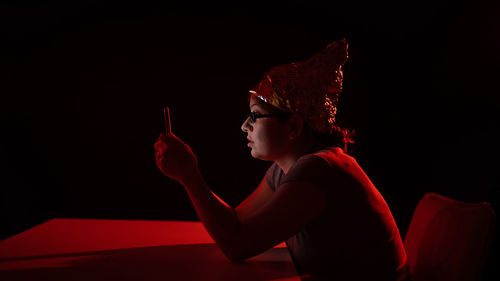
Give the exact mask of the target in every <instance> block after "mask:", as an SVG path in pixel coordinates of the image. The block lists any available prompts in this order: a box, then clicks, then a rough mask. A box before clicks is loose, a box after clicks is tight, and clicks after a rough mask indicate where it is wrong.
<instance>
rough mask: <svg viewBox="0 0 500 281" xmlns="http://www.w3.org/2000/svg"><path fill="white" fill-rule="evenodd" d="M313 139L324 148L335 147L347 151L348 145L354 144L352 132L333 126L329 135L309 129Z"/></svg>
mask: <svg viewBox="0 0 500 281" xmlns="http://www.w3.org/2000/svg"><path fill="white" fill-rule="evenodd" d="M311 132H312V134H313V136H314V137H316V138H317V139H318V140H319V141H320V142H321V144H323V145H325V146H336V147H340V148H342V149H343V150H344V152H345V153H348V151H349V145H351V144H353V143H354V131H353V130H351V129H347V128H342V127H340V126H337V125H335V126H334V127H333V130H332V132H331V133H320V132H317V131H314V130H312V129H311Z"/></svg>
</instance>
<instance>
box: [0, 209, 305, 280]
mask: <svg viewBox="0 0 500 281" xmlns="http://www.w3.org/2000/svg"><path fill="white" fill-rule="evenodd" d="M283 246H284V244H280V245H278V246H277V247H283ZM40 279H43V280H300V279H299V278H298V277H297V276H296V272H295V269H294V267H293V263H292V262H291V259H290V257H289V254H288V251H287V250H286V249H283V248H274V249H271V250H269V251H266V252H265V253H263V254H260V255H258V256H256V257H254V258H251V259H249V260H248V261H247V262H245V263H243V264H235V263H232V262H230V261H229V260H227V259H226V258H225V256H224V255H223V254H222V252H221V251H220V250H219V248H218V247H217V245H215V244H214V242H213V240H212V239H211V237H210V236H209V235H208V233H207V232H206V230H205V229H204V227H203V225H202V224H201V223H200V222H179V221H131V220H95V219H53V220H51V221H48V222H46V223H44V224H41V225H39V226H36V227H34V228H32V229H30V230H28V231H26V232H23V233H21V234H18V235H16V236H14V237H11V238H8V239H6V240H4V241H2V242H0V280H40Z"/></svg>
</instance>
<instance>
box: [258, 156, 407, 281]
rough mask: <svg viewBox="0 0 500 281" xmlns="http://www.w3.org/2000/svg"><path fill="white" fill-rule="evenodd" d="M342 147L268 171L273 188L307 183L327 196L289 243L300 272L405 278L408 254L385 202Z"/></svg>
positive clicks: (324, 277) (358, 277) (327, 277)
mask: <svg viewBox="0 0 500 281" xmlns="http://www.w3.org/2000/svg"><path fill="white" fill-rule="evenodd" d="M339 150H340V149H339V148H333V147H332V148H328V149H325V150H322V151H319V152H317V153H314V154H306V155H304V156H302V157H300V158H299V159H298V160H297V161H296V162H295V163H294V165H293V166H292V167H291V168H290V169H289V171H288V173H287V174H284V173H283V170H282V169H281V168H280V167H279V166H278V165H277V164H276V163H273V164H272V165H271V166H270V167H269V169H268V170H267V172H266V175H265V178H266V181H267V183H268V184H269V186H270V188H271V189H272V190H273V191H276V190H277V189H279V188H280V185H281V184H284V183H287V182H309V183H312V184H313V186H314V187H316V188H318V189H320V190H321V191H322V193H323V194H324V196H325V199H326V208H325V210H324V211H323V212H322V213H321V214H320V215H319V216H318V217H316V218H315V219H313V221H311V222H310V223H309V224H308V225H307V226H306V227H305V228H303V229H302V230H301V231H299V232H298V233H296V234H295V235H293V236H292V237H290V238H289V239H287V241H286V244H287V247H288V249H289V251H290V254H291V256H292V258H293V261H294V263H295V266H296V268H297V271H298V273H299V274H300V275H302V274H306V273H308V274H310V275H311V276H312V278H313V280H371V281H374V280H384V281H397V280H398V281H399V280H406V279H407V278H408V264H407V258H406V252H405V249H404V246H403V242H402V240H401V236H400V233H399V230H398V227H397V225H396V222H395V221H394V218H393V216H392V214H391V211H390V210H389V207H388V205H387V203H386V202H385V200H384V198H383V197H382V195H381V194H380V193H379V191H378V190H377V189H376V188H375V186H374V185H373V184H372V182H371V181H370V179H369V178H368V177H367V176H366V174H365V173H364V171H363V170H362V169H361V167H360V166H359V165H358V164H357V162H356V161H355V160H354V158H352V157H350V156H349V155H347V154H344V153H343V152H341V150H340V151H339Z"/></svg>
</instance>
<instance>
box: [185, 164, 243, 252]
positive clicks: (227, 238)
mask: <svg viewBox="0 0 500 281" xmlns="http://www.w3.org/2000/svg"><path fill="white" fill-rule="evenodd" d="M182 185H183V186H184V188H185V189H186V191H187V193H188V195H189V198H190V199H191V202H192V203H193V206H194V208H195V210H196V213H197V214H198V216H199V218H200V220H201V222H202V223H203V225H204V226H205V228H206V229H207V231H208V233H209V234H210V235H211V236H212V238H213V239H214V240H215V242H216V243H217V244H218V245H219V247H220V248H221V250H222V251H223V252H224V254H225V255H226V256H227V257H228V258H229V259H230V260H233V261H237V260H240V259H241V258H240V256H241V255H240V254H239V253H238V252H239V251H238V246H239V245H238V237H239V231H240V229H241V222H240V221H239V220H238V217H237V216H236V214H235V212H234V211H233V208H232V207H231V206H229V205H228V204H226V203H225V202H224V201H223V200H222V199H220V198H219V197H218V196H217V195H215V194H214V193H213V192H212V191H211V190H210V188H209V187H208V185H207V183H206V182H205V179H204V178H203V176H202V175H201V173H200V171H199V170H196V172H195V173H193V175H192V176H190V177H188V178H187V179H185V180H183V181H182Z"/></svg>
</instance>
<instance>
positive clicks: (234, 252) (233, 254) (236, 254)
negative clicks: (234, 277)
mask: <svg viewBox="0 0 500 281" xmlns="http://www.w3.org/2000/svg"><path fill="white" fill-rule="evenodd" d="M221 250H222V253H224V256H226V258H227V259H228V260H230V261H232V262H236V263H242V262H243V261H244V260H245V259H247V257H245V256H244V255H243V254H242V253H241V251H238V249H227V248H226V249H224V248H222V247H221Z"/></svg>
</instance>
